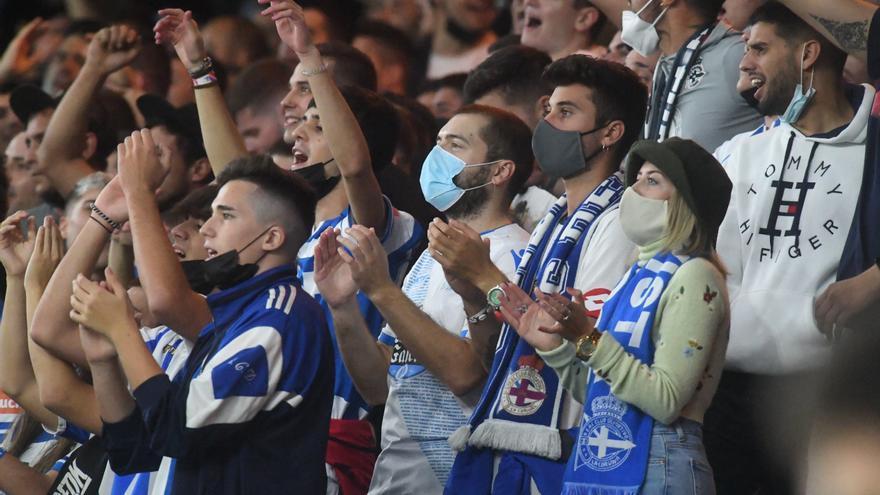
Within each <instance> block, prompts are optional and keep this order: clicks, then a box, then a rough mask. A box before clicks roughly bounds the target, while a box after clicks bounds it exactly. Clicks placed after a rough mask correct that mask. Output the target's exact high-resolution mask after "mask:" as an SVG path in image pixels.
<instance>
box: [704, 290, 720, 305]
mask: <svg viewBox="0 0 880 495" xmlns="http://www.w3.org/2000/svg"><path fill="white" fill-rule="evenodd" d="M716 297H718V291H713V290H712V289H711V288H709V286H708V285H707V286H706V292H704V293H703V301H706V304H712V301H714V300H715V298H716Z"/></svg>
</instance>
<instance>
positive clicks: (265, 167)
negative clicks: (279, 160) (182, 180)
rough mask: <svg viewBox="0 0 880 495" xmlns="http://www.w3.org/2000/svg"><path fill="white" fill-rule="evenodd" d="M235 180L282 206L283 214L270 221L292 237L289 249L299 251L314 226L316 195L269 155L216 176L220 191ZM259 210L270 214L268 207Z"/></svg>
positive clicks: (235, 164) (242, 162)
mask: <svg viewBox="0 0 880 495" xmlns="http://www.w3.org/2000/svg"><path fill="white" fill-rule="evenodd" d="M235 180H241V181H245V182H250V183H251V184H254V185H256V186H257V188H258V189H259V190H260V191H261V192H262V193H263V194H265V195H266V197H267V198H268V199H269V200H271V201H272V202H275V203H280V204H282V205H283V209H284V210H285V211H284V213H283V214H281V215H278V216H277V217H276V218H272V219H271V220H273V221H275V222H278V223H280V224H281V225H282V226H283V228H284V230H285V233H286V234H287V235H288V236H291V237H290V238H289V240H290V241H291V242H293V243H294V245H291V246H288V247H290V248H295V249H296V250H298V249H299V246H300V245H301V244H302V243H303V242H304V241H305V239H306V238H307V237H308V235H309V232H310V231H311V227H312V225H313V224H314V223H315V204H316V203H317V199H316V196H315V192H314V190H313V189H312V188H311V186H309V184H308V183H307V182H306V181H305V179H302V178H301V177H299V176H297V175H296V174H293V173H288V172H285V171H283V170H281V168H280V167H278V166H277V165H275V162H273V161H272V157H270V156H269V155H251V156H245V157H242V158H237V159H235V160H233V161H231V162H229V164H228V165H226V168H224V169H223V172H221V173H220V176H219V177H217V187H218V190H219V189H222V188H223V186H225V185H226V184H228V183H229V182H232V181H235ZM256 210H257V214H258V215H266V214H269V213H270V212H269V211H266V210H270V209H267V208H256ZM264 218H265V217H264ZM292 250H293V249H292Z"/></svg>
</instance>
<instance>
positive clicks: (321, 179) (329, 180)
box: [293, 158, 339, 200]
mask: <svg viewBox="0 0 880 495" xmlns="http://www.w3.org/2000/svg"><path fill="white" fill-rule="evenodd" d="M333 160H334V159H333V158H331V159H329V160H327V161H326V162H320V163H316V164H314V165H309V166H308V167H304V168H298V169H296V170H294V171H293V173H295V174H296V175H298V176H300V177H302V178H303V179H305V180H306V182H308V183H309V185H310V186H312V189H314V190H315V194H317V195H318V199H319V200H320V199H322V198H323V197H324V196H326V195H328V194H330V191H332V190H333V188H334V187H336V184H339V176H338V175H336V176H333V177H327V173H326V172H324V165H327V164H328V163H330V162H332V161H333Z"/></svg>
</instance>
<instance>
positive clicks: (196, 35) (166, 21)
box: [153, 9, 207, 69]
mask: <svg viewBox="0 0 880 495" xmlns="http://www.w3.org/2000/svg"><path fill="white" fill-rule="evenodd" d="M159 15H160V16H162V18H161V19H159V21H158V22H157V23H156V25H155V26H154V27H153V32H154V33H155V36H156V43H160V44H161V43H165V44H169V45H171V46H173V47H174V51H175V53H177V57H178V58H179V59H180V61H181V62H183V64H184V65H185V66H186V68H187V69H191V68H192V67H193V66H195V65H198V64H199V63H201V61H202V60H203V59H204V58H205V54H206V53H207V51H206V50H205V39H204V38H203V37H202V33H201V32H200V31H199V26H198V24H196V21H195V20H193V18H192V12H191V11H189V10H187V11H185V12H184V11H183V10H181V9H162V10H160V11H159Z"/></svg>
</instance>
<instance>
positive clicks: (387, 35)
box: [354, 20, 413, 67]
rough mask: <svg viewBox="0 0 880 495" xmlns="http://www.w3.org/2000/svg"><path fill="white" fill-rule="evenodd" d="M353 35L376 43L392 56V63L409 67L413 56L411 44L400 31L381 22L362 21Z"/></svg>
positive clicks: (407, 37)
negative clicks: (370, 39)
mask: <svg viewBox="0 0 880 495" xmlns="http://www.w3.org/2000/svg"><path fill="white" fill-rule="evenodd" d="M354 35H355V37H357V36H364V37H366V38H372V39H374V40H376V41H378V42H379V43H380V44H381V45H382V46H383V47H384V48H385V49H386V50H387V51H388V53H392V54H393V55H392V56H391V57H392V58H393V59H394V62H397V63H400V64H403V65H405V66H407V67H408V66H409V65H410V60H411V59H412V56H413V47H412V42H411V41H410V39H409V36H407V35H406V33H404V32H403V31H401V30H400V29H397V28H396V27H394V26H392V25H390V24H387V23H384V22H381V21H374V20H364V21H361V22H359V23H358V24H357V26H356V27H355V32H354ZM383 58H384V55H383Z"/></svg>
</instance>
